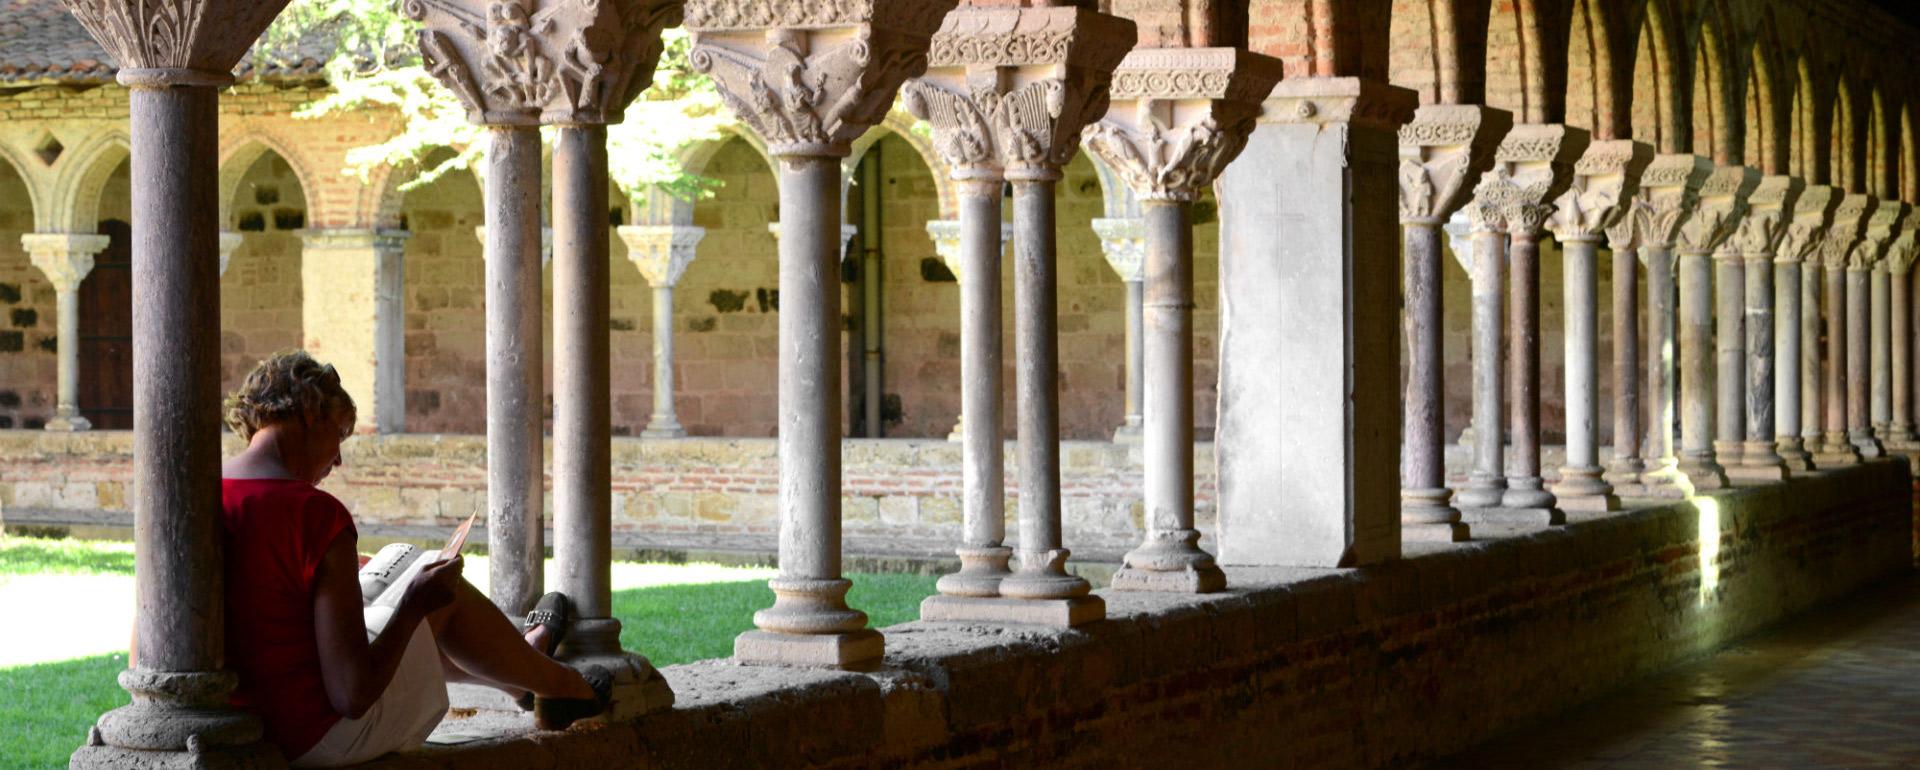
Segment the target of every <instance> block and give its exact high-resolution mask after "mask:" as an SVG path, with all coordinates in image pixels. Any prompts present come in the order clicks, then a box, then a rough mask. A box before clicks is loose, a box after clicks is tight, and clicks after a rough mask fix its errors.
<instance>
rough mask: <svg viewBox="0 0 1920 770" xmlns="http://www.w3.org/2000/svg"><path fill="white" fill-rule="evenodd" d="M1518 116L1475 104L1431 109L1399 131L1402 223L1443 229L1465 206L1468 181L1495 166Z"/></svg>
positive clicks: (1416, 115) (1422, 110) (1416, 113)
mask: <svg viewBox="0 0 1920 770" xmlns="http://www.w3.org/2000/svg"><path fill="white" fill-rule="evenodd" d="M1512 128H1513V114H1512V113H1509V112H1507V111H1505V110H1496V109H1493V108H1490V107H1483V106H1480V105H1474V104H1430V105H1427V106H1425V107H1421V108H1420V109H1418V110H1415V111H1414V113H1413V122H1411V123H1408V124H1406V125H1404V126H1401V127H1400V172H1399V177H1400V222H1401V224H1424V225H1438V224H1440V223H1442V222H1445V221H1446V220H1447V218H1448V217H1451V216H1453V212H1455V211H1458V210H1460V207H1461V206H1464V205H1466V203H1467V201H1468V200H1469V198H1470V196H1468V195H1466V194H1464V193H1463V191H1464V190H1465V189H1466V185H1467V180H1469V179H1478V178H1480V177H1481V176H1482V175H1484V174H1485V173H1486V172H1487V170H1488V169H1491V168H1492V167H1493V158H1494V153H1495V152H1496V151H1497V150H1498V148H1499V146H1500V142H1501V140H1502V139H1504V138H1505V137H1506V135H1507V132H1508V131H1510V130H1512Z"/></svg>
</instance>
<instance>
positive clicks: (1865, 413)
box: [1847, 200, 1911, 457]
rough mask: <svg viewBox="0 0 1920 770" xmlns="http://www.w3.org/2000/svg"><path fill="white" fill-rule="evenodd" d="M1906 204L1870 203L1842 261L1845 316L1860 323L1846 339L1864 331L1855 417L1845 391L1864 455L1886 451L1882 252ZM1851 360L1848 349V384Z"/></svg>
mask: <svg viewBox="0 0 1920 770" xmlns="http://www.w3.org/2000/svg"><path fill="white" fill-rule="evenodd" d="M1910 208H1911V207H1910V206H1908V205H1907V204H1905V203H1902V202H1900V201H1896V200H1883V201H1880V202H1879V205H1877V206H1875V207H1874V209H1873V214H1872V215H1871V216H1869V217H1868V218H1867V226H1866V233H1865V235H1864V236H1863V237H1862V238H1861V240H1860V244H1859V245H1858V246H1856V247H1854V255H1853V257H1852V262H1851V263H1850V264H1849V265H1848V268H1849V270H1848V275H1847V278H1848V282H1849V283H1848V287H1847V290H1848V295H1847V302H1848V306H1847V310H1848V312H1849V314H1850V315H1849V319H1850V323H1851V319H1852V317H1853V316H1854V315H1857V316H1859V320H1858V323H1859V325H1860V328H1859V329H1858V330H1856V329H1855V328H1853V327H1852V326H1851V325H1850V326H1849V328H1848V329H1847V334H1848V335H1849V341H1850V342H1852V341H1853V340H1854V338H1853V336H1852V335H1855V334H1856V333H1858V332H1865V334H1861V335H1860V337H1861V339H1859V340H1858V341H1857V342H1855V343H1854V344H1855V345H1857V346H1859V347H1862V348H1864V349H1863V350H1861V351H1860V354H1859V366H1860V367H1861V369H1862V370H1863V371H1862V372H1861V376H1860V381H1859V383H1857V384H1855V385H1854V391H1853V393H1854V394H1860V395H1861V396H1862V398H1861V399H1860V400H1861V401H1862V402H1863V405H1862V406H1861V407H1860V410H1861V411H1860V413H1859V414H1858V415H1855V414H1854V412H1853V409H1854V407H1853V403H1852V402H1853V395H1852V394H1850V395H1849V397H1848V415H1849V417H1850V426H1849V427H1850V428H1851V431H1850V432H1851V433H1852V434H1853V438H1854V443H1855V444H1857V445H1859V446H1860V451H1861V453H1862V454H1863V455H1865V456H1868V457H1880V456H1882V455H1884V454H1886V451H1885V447H1884V446H1883V445H1882V444H1881V443H1880V442H1881V440H1882V439H1883V436H1882V433H1883V432H1884V431H1885V427H1886V423H1887V422H1888V421H1889V420H1890V419H1891V417H1892V412H1893V390H1892V377H1891V376H1890V375H1891V371H1890V369H1891V363H1890V361H1889V359H1890V358H1891V354H1892V340H1891V339H1890V337H1889V333H1890V332H1891V331H1892V329H1891V320H1892V319H1891V318H1890V316H1889V313H1888V307H1887V304H1888V299H1889V297H1888V294H1889V288H1890V287H1889V286H1888V283H1889V279H1888V272H1887V265H1886V256H1887V250H1888V247H1889V246H1891V245H1892V244H1893V242H1894V239H1895V238H1896V237H1897V236H1898V235H1899V229H1900V226H1901V224H1902V223H1903V222H1904V221H1905V220H1906V216H1907V212H1908V210H1909V209H1910ZM1855 271H1857V272H1858V273H1859V277H1858V278H1857V279H1856V278H1855V275H1854V273H1855ZM1856 281H1857V282H1858V284H1859V291H1860V294H1861V295H1862V298H1863V299H1864V301H1863V302H1862V303H1861V304H1862V305H1863V307H1862V308H1861V309H1860V310H1857V311H1856V310H1855V309H1854V308H1853V302H1854V296H1853V291H1854V283H1855V282H1856ZM1853 358H1854V356H1853V354H1852V352H1851V350H1849V355H1848V364H1849V371H1848V378H1849V381H1850V382H1851V381H1852V378H1853V377H1854V376H1855V375H1854V372H1853V370H1852V366H1853V364H1854V361H1853ZM1863 391H1864V392H1863Z"/></svg>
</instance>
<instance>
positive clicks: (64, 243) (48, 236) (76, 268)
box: [20, 233, 108, 294]
mask: <svg viewBox="0 0 1920 770" xmlns="http://www.w3.org/2000/svg"><path fill="white" fill-rule="evenodd" d="M107 244H108V239H107V236H104V235H92V234H75V233H27V234H25V235H22V236H20V247H21V248H23V249H25V250H26V252H27V258H28V259H29V260H30V261H32V262H33V266H34V267H36V268H39V269H40V272H41V273H43V274H45V275H46V276H47V282H48V283H51V284H53V290H54V291H55V292H58V293H61V294H65V293H68V292H73V291H78V290H79V289H80V282H81V281H83V280H86V277H87V274H88V273H91V272H93V257H94V255H96V254H99V253H100V252H102V251H106V250H107Z"/></svg>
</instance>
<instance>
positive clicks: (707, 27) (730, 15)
mask: <svg viewBox="0 0 1920 770" xmlns="http://www.w3.org/2000/svg"><path fill="white" fill-rule="evenodd" d="M953 5H954V0H888V2H886V3H884V4H883V3H878V2H872V1H871V0H865V1H860V2H844V3H827V2H803V1H802V0H693V2H690V3H687V9H686V26H687V29H688V31H690V32H692V33H693V50H692V52H691V53H689V54H688V62H689V63H690V64H691V65H692V66H693V69H694V70H695V71H697V72H701V73H704V74H706V75H708V76H710V77H712V78H713V82H714V86H715V87H716V88H718V89H719V92H720V99H721V101H723V102H725V103H726V105H727V107H728V109H730V110H731V111H732V112H733V113H734V115H736V116H738V117H739V118H740V120H742V121H744V122H746V123H747V124H748V125H750V126H752V127H753V129H754V131H755V132H757V133H758V134H759V135H760V136H762V137H764V138H765V139H766V140H767V150H768V152H769V153H770V154H772V155H774V156H776V157H779V156H813V157H835V158H844V157H846V156H847V155H848V154H850V153H851V151H852V143H853V140H854V139H856V138H859V136H860V135H861V134H862V133H865V132H866V130H867V128H869V127H870V126H872V125H873V124H875V123H878V122H880V120H881V119H882V118H884V117H885V116H886V114H887V110H888V109H890V108H891V107H892V105H893V97H894V93H895V92H896V91H897V90H898V89H899V87H900V84H901V82H903V81H905V80H906V79H908V78H912V77H917V76H919V75H920V74H921V73H922V72H924V71H925V69H926V66H927V47H928V45H929V44H930V40H929V38H930V37H931V36H932V35H933V32H934V30H936V29H938V28H939V26H940V23H941V20H942V18H943V17H944V16H945V15H946V13H947V11H949V10H952V9H953Z"/></svg>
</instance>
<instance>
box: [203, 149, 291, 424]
mask: <svg viewBox="0 0 1920 770" xmlns="http://www.w3.org/2000/svg"><path fill="white" fill-rule="evenodd" d="M249 159H251V160H249ZM228 162H229V163H230V164H233V165H235V166H236V168H235V169H234V170H235V171H237V172H238V173H239V177H238V179H237V181H236V182H235V184H234V186H233V188H232V190H231V192H230V195H231V197H230V198H229V199H228V200H226V201H223V202H222V203H223V205H224V207H225V209H226V211H227V217H228V219H227V221H226V223H225V227H223V228H222V229H223V230H226V231H228V232H230V233H236V234H238V235H239V236H240V240H239V245H238V246H237V247H235V248H234V249H233V252H232V253H231V254H230V255H227V257H228V259H227V264H226V271H225V272H224V273H222V274H221V276H220V337H221V339H220V360H221V377H220V382H221V387H222V388H223V389H224V390H232V389H233V388H236V387H238V386H239V385H240V382H241V380H242V379H244V378H245V377H246V376H247V372H248V371H250V370H252V368H253V366H254V364H255V363H257V362H259V361H260V360H261V359H263V358H266V357H267V356H268V355H271V354H272V353H274V352H275V351H279V350H286V349H289V348H298V347H301V346H302V344H303V343H302V332H301V312H302V296H303V291H302V288H301V284H302V281H301V277H300V266H301V251H302V247H301V240H300V231H301V230H302V229H305V228H306V226H307V193H306V190H305V189H304V188H303V187H302V185H301V180H300V178H299V176H298V175H297V174H296V173H295V172H294V169H293V167H292V165H290V164H288V163H287V160H286V158H284V157H282V156H281V155H280V154H279V153H278V152H275V151H273V150H271V149H267V148H265V147H261V146H258V145H255V146H253V147H250V148H248V149H245V150H242V151H241V153H240V154H238V155H236V156H235V157H234V158H233V159H232V160H230V161H228Z"/></svg>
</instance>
